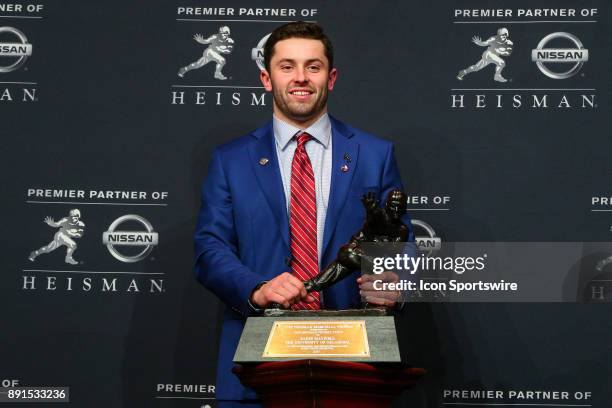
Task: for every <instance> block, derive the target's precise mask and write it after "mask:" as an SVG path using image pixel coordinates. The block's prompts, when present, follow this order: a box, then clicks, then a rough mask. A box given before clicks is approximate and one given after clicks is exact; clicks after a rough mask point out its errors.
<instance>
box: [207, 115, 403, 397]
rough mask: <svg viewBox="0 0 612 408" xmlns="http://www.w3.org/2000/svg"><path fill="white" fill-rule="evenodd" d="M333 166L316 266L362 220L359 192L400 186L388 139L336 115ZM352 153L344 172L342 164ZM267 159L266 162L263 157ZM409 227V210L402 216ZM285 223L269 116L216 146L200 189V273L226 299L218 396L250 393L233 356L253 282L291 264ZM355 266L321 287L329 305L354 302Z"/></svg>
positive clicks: (325, 262)
mask: <svg viewBox="0 0 612 408" xmlns="http://www.w3.org/2000/svg"><path fill="white" fill-rule="evenodd" d="M330 119H331V124H332V143H333V145H332V154H333V158H332V173H331V188H330V197H329V204H328V209H327V217H326V221H325V231H324V238H323V249H322V258H321V265H324V266H326V265H328V264H329V263H330V262H332V261H333V260H334V259H335V257H336V254H337V252H338V250H339V248H340V247H341V246H342V245H343V244H345V243H346V242H347V241H348V240H349V239H350V237H351V236H352V235H353V234H355V233H356V232H357V231H358V230H359V229H360V228H361V226H362V225H363V222H364V218H365V210H364V208H363V205H362V203H361V197H362V196H363V194H365V193H366V192H370V191H373V192H375V193H376V194H377V195H378V197H379V199H380V200H381V202H384V199H385V197H386V195H387V193H388V191H389V190H390V189H392V188H394V187H400V188H402V183H401V180H400V174H399V171H398V169H397V165H396V162H395V158H394V154H393V145H392V144H391V143H390V142H388V141H385V140H382V139H379V138H377V137H375V136H372V135H369V134H366V133H364V132H362V131H359V130H357V129H354V128H352V127H350V126H348V125H346V124H344V123H342V122H340V121H337V120H335V119H333V118H330ZM345 156H348V157H349V158H350V163H348V167H349V169H348V171H347V172H342V171H341V170H340V168H341V167H342V165H343V164H345V163H346V161H345V158H344V157H345ZM261 158H267V159H268V160H269V162H268V163H267V164H266V165H261V164H260V159H261ZM404 222H405V223H406V225H408V226H410V221H409V219H408V217H407V216H406V218H405V219H404ZM290 255H291V250H290V246H289V222H288V215H287V206H286V203H285V193H284V190H283V185H282V180H281V175H280V170H279V164H278V159H277V154H276V148H275V143H274V134H273V130H272V123H271V122H270V123H268V124H267V125H265V126H263V127H261V128H259V129H257V130H255V131H253V132H252V133H250V134H248V135H246V136H243V137H241V138H238V139H236V140H234V141H232V142H230V143H227V144H225V145H222V146H220V147H218V148H217V149H216V150H215V151H214V153H213V156H212V159H211V162H210V167H209V170H208V175H207V177H206V181H205V182H204V185H203V188H202V207H201V210H200V214H199V218H198V224H197V229H196V233H195V259H196V266H195V273H196V276H197V278H198V280H199V281H200V282H201V283H202V284H203V285H204V286H205V287H207V288H208V289H210V290H211V291H212V292H214V293H215V294H216V295H217V296H218V297H219V298H220V299H221V300H222V301H223V302H224V303H225V304H226V305H227V309H226V311H225V314H224V319H223V327H222V333H221V339H220V349H219V361H218V368H217V387H216V395H217V399H219V400H240V399H254V398H257V396H256V394H255V393H254V392H253V391H252V390H250V389H246V388H244V387H243V386H242V385H241V384H240V382H239V381H238V379H237V378H236V377H235V376H234V375H233V374H232V373H231V371H230V369H231V367H232V365H233V364H232V359H233V356H234V353H235V351H236V347H237V345H238V340H239V338H240V334H241V333H242V329H243V327H244V322H245V319H246V317H247V316H249V315H251V314H252V311H251V309H250V308H249V306H248V304H247V299H248V298H249V296H250V295H251V291H252V290H253V288H254V287H255V286H256V285H257V284H259V283H260V282H262V281H265V280H270V279H272V278H274V277H275V276H277V275H279V274H281V273H282V272H285V271H290V268H289V267H288V266H287V263H286V262H287V259H288V258H289V257H290ZM358 276H359V271H355V273H354V274H353V276H349V277H348V278H346V279H344V280H343V281H341V282H339V283H337V284H336V285H334V286H332V287H331V288H329V289H327V290H326V291H324V293H323V299H324V302H325V304H324V307H325V308H326V309H345V308H353V307H359V306H360V305H361V299H360V297H359V290H358V286H357V283H356V278H357V277H358Z"/></svg>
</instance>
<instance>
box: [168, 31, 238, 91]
mask: <svg viewBox="0 0 612 408" xmlns="http://www.w3.org/2000/svg"><path fill="white" fill-rule="evenodd" d="M229 35H230V29H229V27H228V26H222V27H219V32H218V33H217V34H213V35H211V36H210V37H208V38H204V37H203V36H202V34H196V35H194V36H193V39H194V40H195V41H196V42H198V43H200V44H204V45H208V47H207V48H206V49H205V50H204V53H203V54H202V58H200V59H199V60H197V61H195V62H192V63H191V64H189V65H186V66H184V67H182V68H181V69H179V71H178V76H179V77H181V78H183V77H184V76H185V74H186V73H187V72H189V71H191V70H193V69H198V68H202V67H203V66H204V65H206V64H208V63H209V62H211V61H214V62H215V64H216V67H215V78H216V79H219V80H226V79H227V77H226V76H225V75H223V73H222V72H221V70H222V69H223V67H224V66H225V62H226V61H225V58H224V57H223V55H222V54H226V55H227V54H230V53H231V52H232V51H233V50H234V40H232V39H231V38H230V37H229Z"/></svg>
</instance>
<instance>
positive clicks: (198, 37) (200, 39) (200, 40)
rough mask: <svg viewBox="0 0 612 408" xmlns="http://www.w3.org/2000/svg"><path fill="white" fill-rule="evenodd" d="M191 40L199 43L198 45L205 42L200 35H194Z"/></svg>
mask: <svg viewBox="0 0 612 408" xmlns="http://www.w3.org/2000/svg"><path fill="white" fill-rule="evenodd" d="M193 39H194V40H196V41H197V42H199V43H200V44H206V41H204V36H203V35H202V34H196V35H194V36H193Z"/></svg>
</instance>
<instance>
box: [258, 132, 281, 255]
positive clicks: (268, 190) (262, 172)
mask: <svg viewBox="0 0 612 408" xmlns="http://www.w3.org/2000/svg"><path fill="white" fill-rule="evenodd" d="M253 136H254V137H255V139H256V140H255V141H254V142H253V143H250V144H249V147H248V149H249V156H250V161H251V165H252V166H253V172H254V173H255V176H256V178H257V182H258V183H259V187H260V188H261V190H262V191H263V193H264V195H265V197H266V200H267V201H268V204H269V205H270V208H272V212H273V213H274V217H275V218H276V225H278V226H279V228H280V233H281V236H282V237H283V241H284V242H285V245H287V248H289V223H288V221H287V204H286V202H285V192H284V190H283V181H282V178H281V175H280V169H279V164H278V156H277V155H276V147H275V144H274V132H273V131H272V123H271V122H270V123H269V124H268V125H266V126H264V127H262V128H260V129H257V130H256V131H254V132H253ZM263 158H266V159H268V162H267V164H264V165H262V164H260V160H261V159H263Z"/></svg>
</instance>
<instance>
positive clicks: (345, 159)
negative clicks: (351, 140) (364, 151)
mask: <svg viewBox="0 0 612 408" xmlns="http://www.w3.org/2000/svg"><path fill="white" fill-rule="evenodd" d="M344 161H345V162H347V163H350V162H351V156H349V155H348V153H344Z"/></svg>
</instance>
